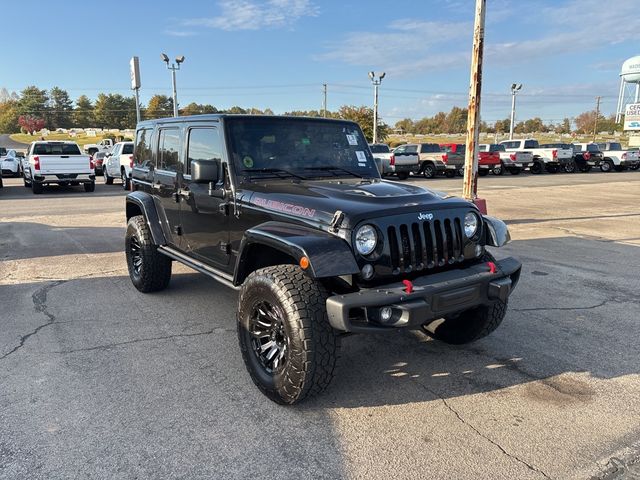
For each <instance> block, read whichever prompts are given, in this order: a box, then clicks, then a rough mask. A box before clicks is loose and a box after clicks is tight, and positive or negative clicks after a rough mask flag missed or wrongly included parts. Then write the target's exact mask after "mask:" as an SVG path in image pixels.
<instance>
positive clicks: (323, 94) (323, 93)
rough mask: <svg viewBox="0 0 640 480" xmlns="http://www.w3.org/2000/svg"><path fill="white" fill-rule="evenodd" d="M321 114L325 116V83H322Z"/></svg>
mask: <svg viewBox="0 0 640 480" xmlns="http://www.w3.org/2000/svg"><path fill="white" fill-rule="evenodd" d="M322 116H323V117H324V118H327V84H326V83H323V84H322Z"/></svg>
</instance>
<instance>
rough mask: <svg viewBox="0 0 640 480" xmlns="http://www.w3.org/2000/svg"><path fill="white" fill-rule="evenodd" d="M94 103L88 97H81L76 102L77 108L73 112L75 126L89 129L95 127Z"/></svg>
mask: <svg viewBox="0 0 640 480" xmlns="http://www.w3.org/2000/svg"><path fill="white" fill-rule="evenodd" d="M95 121H96V119H95V116H94V115H93V103H91V100H89V97H87V96H86V95H80V96H79V97H78V99H77V100H76V108H75V109H74V111H73V126H76V127H80V128H87V127H91V126H94V124H95Z"/></svg>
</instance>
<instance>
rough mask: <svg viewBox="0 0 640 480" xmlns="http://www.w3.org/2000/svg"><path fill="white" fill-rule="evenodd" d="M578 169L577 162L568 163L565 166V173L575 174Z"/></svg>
mask: <svg viewBox="0 0 640 480" xmlns="http://www.w3.org/2000/svg"><path fill="white" fill-rule="evenodd" d="M576 168H577V165H576V162H575V161H573V160H571V161H570V162H569V163H567V164H566V165H565V166H564V171H565V172H566V173H573V172H575V171H576Z"/></svg>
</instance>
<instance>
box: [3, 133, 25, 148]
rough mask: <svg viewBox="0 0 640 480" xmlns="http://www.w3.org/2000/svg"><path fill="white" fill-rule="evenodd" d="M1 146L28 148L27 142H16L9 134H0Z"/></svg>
mask: <svg viewBox="0 0 640 480" xmlns="http://www.w3.org/2000/svg"><path fill="white" fill-rule="evenodd" d="M0 147H5V148H7V149H9V148H12V149H19V150H22V149H24V148H27V144H26V143H20V142H16V141H15V140H12V139H11V137H10V136H9V135H6V134H2V135H0Z"/></svg>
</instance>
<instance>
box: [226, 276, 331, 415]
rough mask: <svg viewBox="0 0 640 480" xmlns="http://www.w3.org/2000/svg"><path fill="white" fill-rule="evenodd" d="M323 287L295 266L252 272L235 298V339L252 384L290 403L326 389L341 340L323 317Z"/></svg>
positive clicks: (270, 396)
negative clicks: (236, 322) (236, 311)
mask: <svg viewBox="0 0 640 480" xmlns="http://www.w3.org/2000/svg"><path fill="white" fill-rule="evenodd" d="M326 299H327V291H326V290H325V289H324V287H323V286H322V285H321V284H320V283H319V282H317V281H315V280H313V279H311V278H309V277H308V276H307V275H306V274H305V273H304V272H303V271H302V270H301V269H300V268H299V267H298V266H297V265H276V266H272V267H266V268H262V269H260V270H257V271H255V272H253V273H252V274H251V275H249V277H248V278H247V279H246V280H245V282H244V284H243V285H242V289H241V290H240V297H239V299H238V341H239V343H240V350H241V351H242V357H243V359H244V363H245V365H246V367H247V370H248V371H249V375H250V376H251V379H252V380H253V383H255V385H256V386H257V387H258V388H259V389H260V391H261V392H262V393H263V394H265V395H266V396H267V397H269V399H271V400H273V401H274V402H276V403H280V404H289V405H291V404H294V403H297V402H300V401H302V400H304V399H305V398H307V397H310V396H313V395H316V394H318V393H320V392H322V391H323V390H325V389H326V388H327V387H328V386H329V383H330V382H331V379H332V378H333V375H334V371H335V368H336V360H337V357H338V352H339V348H340V338H339V337H338V335H337V334H336V332H335V331H334V330H333V328H332V327H331V325H330V324H329V321H328V319H327V312H326V306H325V302H326Z"/></svg>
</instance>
